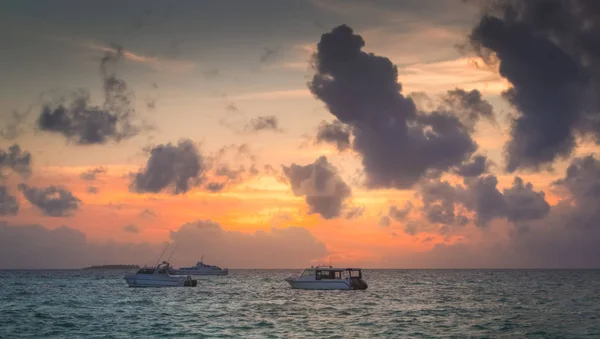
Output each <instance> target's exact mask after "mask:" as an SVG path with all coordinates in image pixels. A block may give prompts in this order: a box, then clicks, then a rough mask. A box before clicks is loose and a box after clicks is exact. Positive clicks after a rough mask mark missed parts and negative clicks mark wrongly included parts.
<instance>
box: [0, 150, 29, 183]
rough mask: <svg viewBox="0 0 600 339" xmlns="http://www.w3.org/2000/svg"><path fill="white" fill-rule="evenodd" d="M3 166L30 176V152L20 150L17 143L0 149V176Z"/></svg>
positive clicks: (26, 176)
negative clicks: (5, 148)
mask: <svg viewBox="0 0 600 339" xmlns="http://www.w3.org/2000/svg"><path fill="white" fill-rule="evenodd" d="M5 168H6V169H10V170H12V171H14V172H15V173H18V174H19V175H21V176H22V177H24V178H28V177H29V176H31V154H30V153H29V152H27V151H22V150H21V147H20V146H19V145H17V144H14V145H12V146H10V147H9V148H8V151H5V150H3V149H0V178H1V177H2V176H3V175H2V173H1V171H2V170H3V169H5Z"/></svg>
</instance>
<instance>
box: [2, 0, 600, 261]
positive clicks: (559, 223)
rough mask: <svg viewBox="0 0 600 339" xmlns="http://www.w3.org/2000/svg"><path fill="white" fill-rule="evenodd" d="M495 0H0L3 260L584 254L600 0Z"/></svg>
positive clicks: (593, 166) (591, 250)
mask: <svg viewBox="0 0 600 339" xmlns="http://www.w3.org/2000/svg"><path fill="white" fill-rule="evenodd" d="M495 3H496V5H494V6H491V5H490V3H487V2H484V1H459V0H456V1H454V0H446V1H437V0H431V1H422V0H414V1H383V0H382V1H358V0H348V1H342V0H306V1H300V0H298V1H276V0H271V1H263V0H260V1H229V0H226V1H216V0H215V1H169V2H167V1H154V0H150V1H141V0H140V1H126V2H123V1H102V2H100V1H97V2H82V1H75V0H73V1H65V0H60V1H52V2H40V1H28V0H27V1H0V43H1V45H2V46H3V47H4V48H3V52H2V57H1V60H0V74H2V79H1V80H0V119H1V121H0V132H1V137H2V139H1V141H0V143H1V144H0V149H1V153H0V170H1V171H2V173H1V174H2V182H1V183H0V184H1V185H0V216H1V220H2V224H0V268H77V267H83V266H87V265H92V264H109V263H136V264H149V263H153V262H154V261H155V260H156V259H157V257H158V255H159V254H160V252H161V251H162V249H163V248H164V243H165V242H169V243H172V244H179V245H180V249H179V250H178V252H177V253H176V254H175V255H174V257H173V258H172V261H173V263H174V264H175V265H189V264H193V263H195V261H196V260H198V259H200V256H202V255H204V257H205V261H206V262H208V263H211V264H216V265H219V266H222V267H230V268H300V267H304V266H309V265H312V264H320V263H329V262H331V263H332V264H333V265H336V266H361V267H367V268H462V267H467V268H479V267H490V268H500V267H501V268H504V267H509V268H510V267H515V268H529V267H599V266H600V247H598V246H597V244H598V241H600V209H599V206H600V204H599V203H600V160H599V158H598V156H597V151H598V150H599V147H598V144H599V143H600V113H599V112H600V110H599V108H600V101H599V100H598V95H597V93H598V89H599V86H600V53H599V52H598V51H600V48H599V47H600V46H599V45H598V44H599V43H600V40H598V39H596V38H595V37H597V36H599V34H600V22H598V18H600V16H599V15H598V12H599V11H600V8H598V6H597V5H595V3H594V2H585V1H580V2H578V1H546V2H539V1H531V2H527V3H525V2H516V1H506V2H502V1H497V2H495ZM14 145H17V146H14Z"/></svg>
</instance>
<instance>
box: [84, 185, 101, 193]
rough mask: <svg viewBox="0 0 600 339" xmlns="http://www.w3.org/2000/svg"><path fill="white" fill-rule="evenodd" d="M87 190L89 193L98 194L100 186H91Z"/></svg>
mask: <svg viewBox="0 0 600 339" xmlns="http://www.w3.org/2000/svg"><path fill="white" fill-rule="evenodd" d="M87 192H88V193H89V194H98V192H99V190H98V187H96V186H89V187H88V188H87Z"/></svg>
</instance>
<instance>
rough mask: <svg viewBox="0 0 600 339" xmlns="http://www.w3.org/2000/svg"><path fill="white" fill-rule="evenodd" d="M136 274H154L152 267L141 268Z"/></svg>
mask: <svg viewBox="0 0 600 339" xmlns="http://www.w3.org/2000/svg"><path fill="white" fill-rule="evenodd" d="M137 274H154V269H153V268H141V269H140V270H139V271H138V272H137Z"/></svg>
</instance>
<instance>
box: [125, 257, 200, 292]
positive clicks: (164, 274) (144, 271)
mask: <svg viewBox="0 0 600 339" xmlns="http://www.w3.org/2000/svg"><path fill="white" fill-rule="evenodd" d="M170 268H171V265H170V264H169V263H168V262H166V261H163V262H162V263H161V264H158V265H157V266H156V267H142V268H140V269H139V270H138V271H137V272H136V273H132V274H128V275H126V276H125V281H126V282H127V284H128V285H129V287H180V286H190V287H194V286H196V285H197V284H198V281H197V280H194V279H192V277H191V276H190V275H185V276H182V275H179V276H174V275H170V274H169V269H170Z"/></svg>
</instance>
